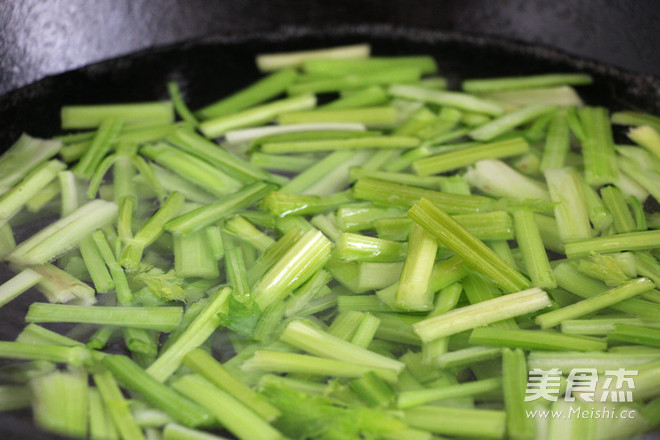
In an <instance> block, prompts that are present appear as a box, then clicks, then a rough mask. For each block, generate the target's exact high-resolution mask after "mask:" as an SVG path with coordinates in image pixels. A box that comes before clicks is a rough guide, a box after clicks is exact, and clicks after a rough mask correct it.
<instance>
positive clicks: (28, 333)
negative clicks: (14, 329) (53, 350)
mask: <svg viewBox="0 0 660 440" xmlns="http://www.w3.org/2000/svg"><path fill="white" fill-rule="evenodd" d="M16 342H20V343H24V344H38V345H62V346H65V347H75V346H82V345H83V344H82V343H81V342H78V341H76V340H75V339H71V338H69V337H67V336H64V335H61V334H59V333H56V332H54V331H51V330H48V329H46V328H44V327H41V326H39V325H37V324H28V325H26V326H25V328H24V329H23V331H22V332H21V333H19V335H18V336H17V337H16Z"/></svg>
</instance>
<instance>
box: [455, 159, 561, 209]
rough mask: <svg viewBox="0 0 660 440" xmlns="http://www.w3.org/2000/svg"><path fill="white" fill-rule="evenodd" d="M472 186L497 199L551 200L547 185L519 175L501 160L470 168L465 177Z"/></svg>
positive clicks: (477, 164) (485, 162)
mask: <svg viewBox="0 0 660 440" xmlns="http://www.w3.org/2000/svg"><path fill="white" fill-rule="evenodd" d="M464 178H465V180H467V181H468V183H470V184H471V185H472V186H474V187H477V188H478V189H480V190H481V191H483V192H484V193H486V194H489V195H492V196H495V197H513V198H517V199H523V200H524V199H539V200H549V199H550V195H549V194H548V190H547V189H546V187H545V185H543V184H542V183H541V182H538V181H536V180H535V179H532V178H531V177H528V176H525V175H524V174H521V173H519V172H518V171H516V170H515V169H513V168H511V167H510V166H509V165H507V164H506V163H504V162H502V161H500V160H494V159H484V160H480V161H479V162H477V163H475V164H474V166H472V167H470V168H468V171H467V173H465V176H464Z"/></svg>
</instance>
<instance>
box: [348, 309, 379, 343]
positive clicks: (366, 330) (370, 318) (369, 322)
mask: <svg viewBox="0 0 660 440" xmlns="http://www.w3.org/2000/svg"><path fill="white" fill-rule="evenodd" d="M380 323H381V320H380V319H379V318H378V317H376V316H374V315H372V314H371V313H366V314H365V315H364V317H363V318H362V322H360V325H359V326H358V328H357V329H356V330H355V334H354V335H353V337H352V338H351V343H352V344H354V345H357V346H358V347H362V348H368V347H369V344H371V341H372V340H373V338H374V336H375V335H376V332H377V331H378V327H379V326H380Z"/></svg>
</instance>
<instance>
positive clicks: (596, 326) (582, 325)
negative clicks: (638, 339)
mask: <svg viewBox="0 0 660 440" xmlns="http://www.w3.org/2000/svg"><path fill="white" fill-rule="evenodd" d="M616 324H626V325H637V326H647V327H658V326H660V324H657V323H654V322H653V321H651V320H646V319H640V318H616V317H615V318H608V317H602V318H601V317H599V318H598V319H569V320H566V321H563V322H562V323H561V331H562V333H566V334H572V335H593V336H603V335H607V334H608V333H610V332H613V331H614V326H615V325H616Z"/></svg>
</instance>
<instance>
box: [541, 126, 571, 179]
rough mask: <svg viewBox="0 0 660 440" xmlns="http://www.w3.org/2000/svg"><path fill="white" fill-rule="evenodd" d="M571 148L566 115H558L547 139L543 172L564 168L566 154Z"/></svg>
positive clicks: (549, 129) (550, 127) (549, 128)
mask: <svg viewBox="0 0 660 440" xmlns="http://www.w3.org/2000/svg"><path fill="white" fill-rule="evenodd" d="M569 147H570V136H569V131H568V122H567V120H566V116H565V115H564V114H561V113H558V114H557V115H555V116H554V117H553V118H552V120H551V121H550V126H549V127H548V135H547V137H546V139H545V148H544V149H543V158H542V160H541V170H542V171H545V170H552V169H555V168H564V166H565V164H566V153H568V151H569Z"/></svg>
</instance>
